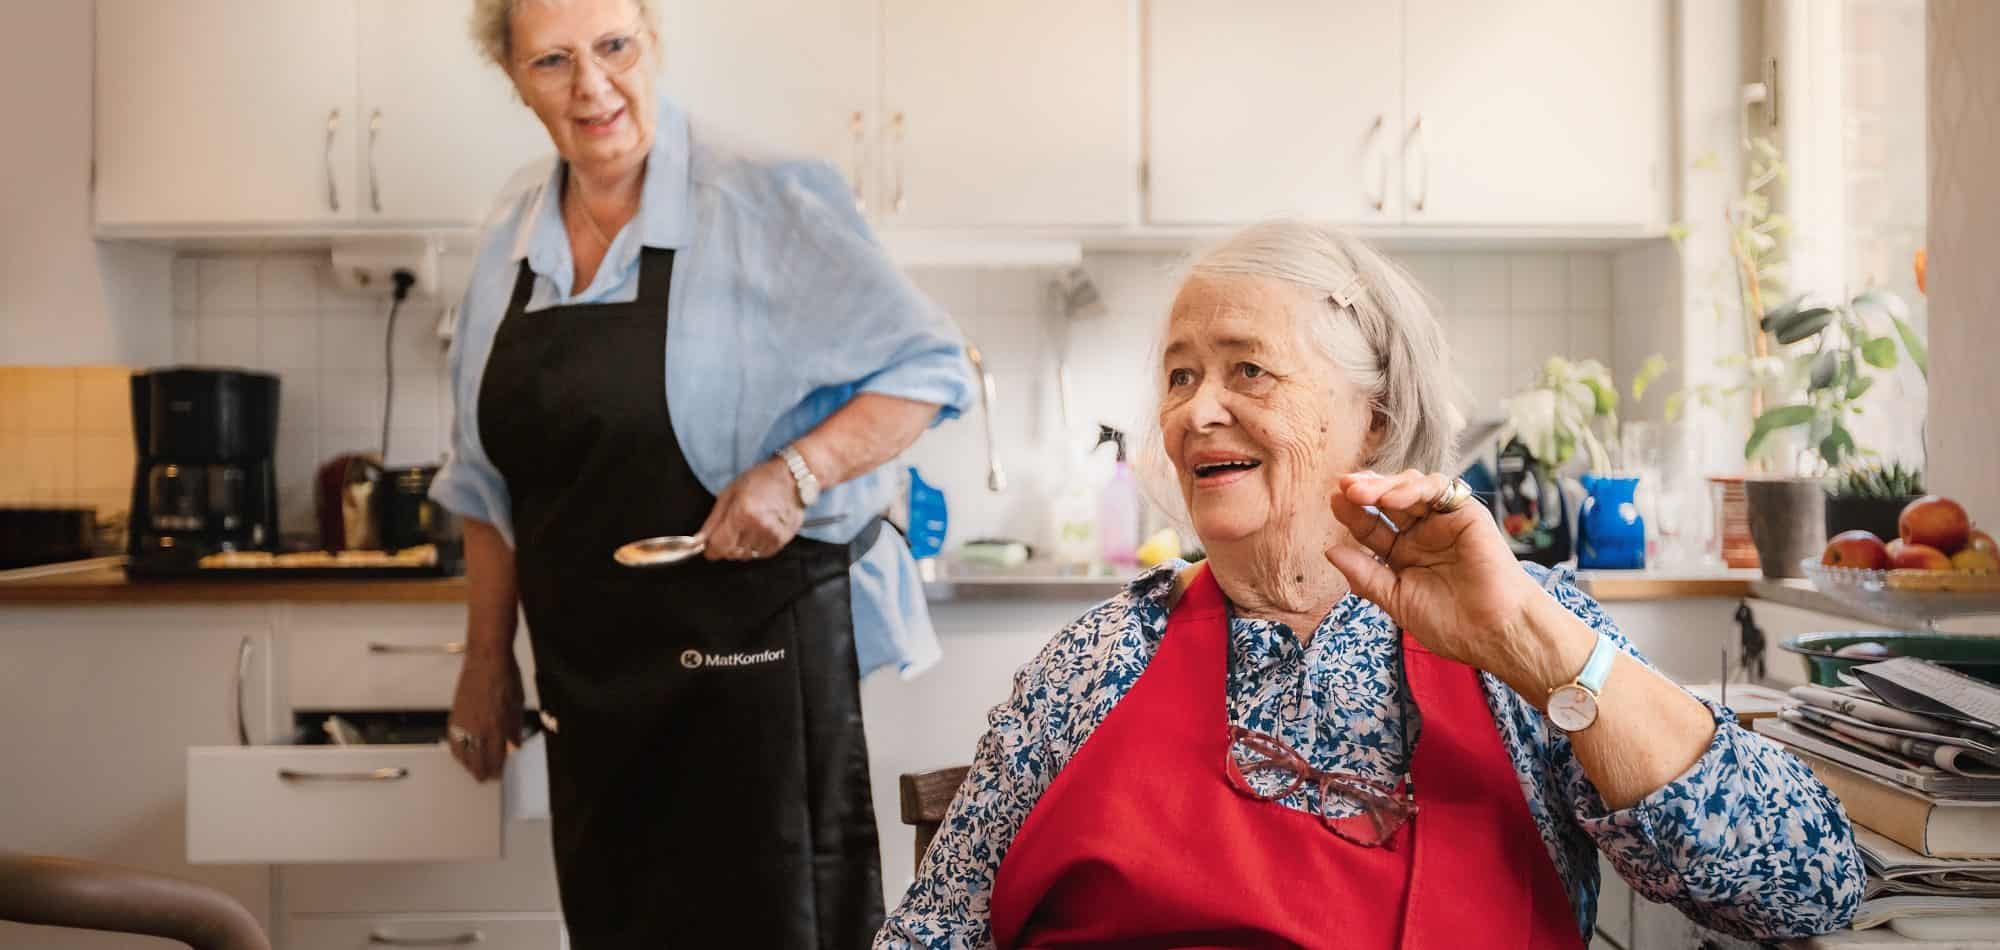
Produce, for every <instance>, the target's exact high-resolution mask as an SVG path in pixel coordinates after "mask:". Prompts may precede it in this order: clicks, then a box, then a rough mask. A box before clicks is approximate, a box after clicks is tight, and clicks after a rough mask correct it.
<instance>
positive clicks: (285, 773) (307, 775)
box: [278, 766, 410, 782]
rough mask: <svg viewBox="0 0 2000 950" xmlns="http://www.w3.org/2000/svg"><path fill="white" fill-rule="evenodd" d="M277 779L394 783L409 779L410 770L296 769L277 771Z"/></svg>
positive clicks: (398, 768) (391, 768) (394, 767)
mask: <svg viewBox="0 0 2000 950" xmlns="http://www.w3.org/2000/svg"><path fill="white" fill-rule="evenodd" d="M278 777H279V778H281V779H284V780H285V781H287V782H394V781H396V780H398V779H405V778H409V777H410V770H409V769H406V768H403V767H401V766H391V767H388V768H380V769H368V770H366V771H362V772H301V771H299V770H298V769H279V770H278Z"/></svg>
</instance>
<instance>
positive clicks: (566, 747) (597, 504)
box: [478, 248, 882, 950]
mask: <svg viewBox="0 0 2000 950" xmlns="http://www.w3.org/2000/svg"><path fill="white" fill-rule="evenodd" d="M641 254H642V256H641V258H640V264H639V275H640V276H639V295H638V299H636V300H634V301H633V302H631V303H628V304H598V305H587V306H561V307H552V308H550V309H547V310H543V311H539V312H536V313H524V312H523V311H524V310H525V308H526V306H527V302H528V295H529V292H530V291H531V290H532V289H533V287H534V274H533V273H532V272H531V271H530V270H529V269H528V266H527V264H526V262H523V263H522V265H521V271H520V275H519V277H518V278H516V280H515V284H514V296H513V301H512V303H510V304H509V305H508V307H507V316H506V318H505V319H504V320H503V321H502V322H501V324H500V328H499V330H498V332H497V334H496V336H495V338H494V341H493V349H492V353H491V355H490V356H488V357H487V361H486V374H485V379H484V381H483V383H482V384H481V388H480V393H479V412H478V424H479V432H480V436H481V441H482V442H484V443H485V447H486V452H487V455H488V456H490V457H491V458H492V460H493V462H494V465H495V466H496V467H497V468H498V469H499V470H500V473H501V474H502V475H503V476H504V477H505V478H506V482H507V490H508V492H509V494H510V495H511V496H512V499H513V518H514V531H515V542H516V543H515V555H514V565H515V571H516V575H517V578H518V583H519V586H520V594H521V604H522V607H523V608H524V610H525V611H526V613H527V618H528V631H529V638H530V640H531V641H532V643H533V646H534V651H535V664H536V667H537V670H536V674H535V683H536V686H537V687H538V688H539V690H540V692H541V705H542V709H543V710H544V711H545V712H546V713H548V714H549V718H550V720H551V721H553V722H554V724H555V727H554V729H553V731H552V733H551V734H550V735H549V736H548V746H549V749H548V752H549V796H550V805H551V808H552V811H553V815H552V817H553V822H554V825H553V832H554V839H555V858H556V874H557V879H558V883H559V887H560V890H561V894H562V906H563V916H564V918H565V923H566V925H567V926H568V928H569V932H570V940H571V945H572V946H574V947H576V948H578V950H594V948H600V947H667V946H671V947H720V946H735V947H772V948H795V947H796V948H822V950H836V948H845V947H863V946H866V945H867V944H868V942H869V940H870V938H871V937H872V936H873V935H874V932H875V930H876V928H877V927H879V926H880V925H881V922H882V888H881V868H880V864H879V861H878V858H877V854H876V836H875V811H874V806H873V804H872V802H871V800H870V798H869V787H868V752H867V746H866V743H865V740H864V739H863V736H862V731H861V697H860V686H859V683H858V682H857V679H858V673H859V671H858V670H857V668H856V666H855V657H854V637H853V618H852V615H851V613H850V612H849V606H848V582H847V571H848V566H849V565H850V564H851V563H852V561H853V558H854V556H855V554H856V553H858V552H861V551H865V550H866V545H868V544H870V543H872V542H873V540H874V539H875V537H876V536H877V534H878V533H879V531H880V521H879V520H876V521H874V522H871V524H870V526H869V529H868V530H866V531H864V532H863V533H862V535H861V536H860V537H858V538H856V540H855V542H854V543H853V544H851V545H835V544H826V543H823V542H819V541H813V540H809V539H806V538H800V539H797V540H795V541H793V542H792V543H791V544H790V545H788V546H787V547H786V548H785V549H784V550H782V551H779V552H778V553H777V554H776V555H774V556H772V557H769V558H766V559H763V560H759V561H750V562H731V561H706V560H702V559H700V558H695V559H691V560H688V561H684V562H682V563H680V564H678V565H675V566H672V567H664V568H654V569H650V570H644V569H633V568H627V567H622V566H620V565H618V564H617V563H615V562H613V561H612V559H611V552H612V551H613V550H615V549H616V548H617V547H618V546H619V545H621V544H624V543H625V542H627V541H632V540H635V539H638V538H644V537H651V536H653V535H662V534H693V533H694V532H695V531H696V530H697V529H699V528H700V527H701V524H702V522H703V521H704V520H706V519H707V517H708V514H709V510H710V508H711V507H712V506H713V505H714V504H715V497H714V496H713V495H711V494H709V493H708V491H707V490H705V489H704V488H703V487H702V485H701V483H700V482H699V481H698V480H697V479H696V478H695V475H694V472H693V471H692V470H691V469H690V468H689V467H688V462H687V459H686V458H685V457H684V456H683V455H682V454H681V448H680V443H679V441H678V440H677V439H675V437H674V430H673V426H672V424H671V422H670V418H669V414H668V406H667V405H666V396H665V393H666V386H665V360H664V354H665V348H666V335H667V320H668V314H667V296H668V294H667V291H668V288H669V286H670V283H671V280H672V273H673V262H674V254H673V252H672V251H670V250H657V249H652V248H647V249H645V250H643V251H642V252H641Z"/></svg>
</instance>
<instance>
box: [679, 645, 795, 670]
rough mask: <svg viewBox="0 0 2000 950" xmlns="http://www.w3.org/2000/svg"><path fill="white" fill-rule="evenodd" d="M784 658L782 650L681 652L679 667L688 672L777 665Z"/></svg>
mask: <svg viewBox="0 0 2000 950" xmlns="http://www.w3.org/2000/svg"><path fill="white" fill-rule="evenodd" d="M784 658H785V651H784V648H782V647H780V648H779V649H776V650H765V651H763V652H761V653H703V652H701V651H700V650H683V651H681V666H683V667H686V668H687V669H690V670H698V669H701V668H702V667H704V666H706V667H737V666H759V665H762V664H765V663H777V662H780V661H782V660H784Z"/></svg>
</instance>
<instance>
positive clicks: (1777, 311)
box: [1757, 296, 1806, 333]
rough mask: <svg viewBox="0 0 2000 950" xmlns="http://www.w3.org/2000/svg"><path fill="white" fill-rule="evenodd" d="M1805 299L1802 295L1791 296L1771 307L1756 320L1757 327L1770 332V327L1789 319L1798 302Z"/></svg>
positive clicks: (1797, 309)
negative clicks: (1762, 316)
mask: <svg viewBox="0 0 2000 950" xmlns="http://www.w3.org/2000/svg"><path fill="white" fill-rule="evenodd" d="M1805 299H1806V298H1804V297H1802V296H1801V297H1793V298H1792V299H1790V300H1787V301H1785V302H1784V303H1781V304H1779V305H1777V306H1775V307H1772V308H1771V309H1770V310H1769V311H1767V312H1766V313H1765V314H1764V319H1762V320H1759V321H1758V322H1757V326H1758V328H1759V329H1761V330H1763V331H1764V332H1766V333H1769V332H1771V330H1772V328H1774V327H1776V326H1778V325H1779V324H1781V323H1783V322H1784V321H1786V320H1789V319H1791V318H1792V315H1793V314H1795V313H1798V312H1799V304H1801V303H1803V302H1804V301H1805Z"/></svg>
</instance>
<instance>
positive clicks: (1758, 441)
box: [1743, 290, 1927, 577]
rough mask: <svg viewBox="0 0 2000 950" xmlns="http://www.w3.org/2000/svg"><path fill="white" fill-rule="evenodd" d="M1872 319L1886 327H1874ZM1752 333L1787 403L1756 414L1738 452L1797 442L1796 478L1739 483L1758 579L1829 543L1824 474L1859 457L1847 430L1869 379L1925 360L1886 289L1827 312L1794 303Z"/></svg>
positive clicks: (1783, 571)
mask: <svg viewBox="0 0 2000 950" xmlns="http://www.w3.org/2000/svg"><path fill="white" fill-rule="evenodd" d="M1871 322H1873V323H1875V324H1880V323H1888V324H1889V325H1890V326H1889V328H1887V329H1886V330H1882V331H1878V329H1877V327H1876V326H1873V325H1871ZM1760 328H1761V329H1762V330H1763V332H1765V333H1768V334H1770V335H1771V338H1772V340H1773V341H1774V342H1775V343H1777V344H1778V345H1779V346H1781V347H1784V348H1785V349H1784V350H1783V351H1782V354H1781V355H1782V358H1783V359H1784V361H1785V366H1786V370H1787V372H1786V374H1785V382H1786V386H1785V390H1786V391H1787V392H1789V393H1790V400H1789V401H1787V402H1786V403H1784V404H1783V405H1779V406H1776V407H1773V408H1769V409H1765V410H1764V411H1763V412H1762V413H1760V414H1759V415H1758V416H1757V418H1756V419H1755V420H1754V421H1753V422H1752V423H1751V426H1750V438H1749V441H1748V442H1746V443H1745V444H1744V447H1743V454H1744V456H1745V457H1746V458H1755V457H1756V456H1757V455H1758V454H1759V452H1760V450H1762V449H1763V448H1764V447H1765V446H1766V444H1767V442H1768V441H1769V440H1770V439H1771V438H1772V437H1774V436H1777V435H1779V434H1780V433H1783V434H1785V435H1788V436H1790V437H1791V438H1792V439H1793V440H1794V441H1795V444H1797V445H1799V446H1800V448H1799V449H1798V450H1797V452H1796V453H1795V459H1794V461H1795V467H1794V470H1795V471H1797V472H1798V473H1799V474H1798V475H1796V476H1790V477H1775V478H1771V477H1766V478H1752V479H1750V480H1749V481H1748V482H1746V483H1745V485H1744V487H1745V489H1746V491H1747V493H1748V495H1749V500H1750V533H1751V536H1752V537H1753V538H1755V539H1756V542H1757V553H1758V558H1759V560H1760V561H1761V562H1762V564H1763V568H1764V574H1765V576H1767V577H1795V576H1799V574H1798V572H1799V568H1798V564H1799V562H1800V561H1801V560H1802V559H1805V558H1808V557H1811V556H1812V555H1813V553H1814V552H1816V551H1818V550H1819V549H1820V548H1821V547H1822V546H1824V545H1825V543H1826V538H1827V537H1828V534H1827V526H1828V521H1827V517H1828V515H1827V512H1826V488H1825V485H1824V482H1823V475H1824V473H1825V472H1827V471H1830V470H1833V469H1837V468H1839V467H1840V466H1841V465H1844V464H1846V463H1848V462H1850V461H1853V460H1855V459H1857V458H1859V457H1860V456H1861V455H1863V454H1864V451H1865V450H1863V449H1862V448H1861V447H1860V446H1858V445H1856V444H1855V441H1854V435H1853V433H1852V432H1851V431H1849V428H1848V425H1849V423H1850V421H1851V420H1852V418H1853V417H1855V416H1858V415H1861V414H1862V413H1864V412H1866V407H1865V406H1864V405H1863V400H1864V398H1865V397H1866V396H1867V394H1868V392H1869V391H1870V390H1871V389H1872V388H1874V385H1875V382H1876V378H1877V377H1876V373H1877V372H1878V371H1888V370H1893V369H1895V368H1896V365H1897V363H1898V362H1899V360H1900V356H1901V352H1902V351H1904V350H1907V351H1908V352H1909V354H1910V357H1911V359H1912V360H1913V361H1914V362H1916V364H1917V365H1918V367H1919V368H1920V369H1921V368H1923V366H1924V364H1925V361H1926V359H1927V354H1926V353H1925V352H1924V348H1923V344H1922V342H1921V341H1920V340H1919V339H1918V338H1917V336H1916V334H1915V332H1914V331H1913V330H1912V329H1911V328H1910V325H1909V323H1908V321H1907V319H1906V314H1905V311H1904V308H1903V302H1902V300H1901V299H1899V298H1897V297H1896V296H1895V295H1893V294H1890V293H1888V292H1886V291H1879V290H1870V291H1864V292H1862V293H1861V294H1858V295H1856V296H1855V297H1853V298H1852V299H1849V300H1848V301H1846V302H1845V303H1840V304H1834V305H1830V306H1812V305H1809V304H1807V303H1806V302H1805V301H1804V300H1801V299H1795V300H1793V301H1791V302H1790V303H1787V304H1785V305H1783V306H1780V307H1778V308H1777V309H1775V310H1773V311H1771V312H1770V313H1768V314H1766V315H1765V316H1764V319H1763V321H1762V322H1761V324H1760ZM1899 340H1900V344H1899V342H1898V341H1899ZM1899 510H1900V509H1899Z"/></svg>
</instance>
